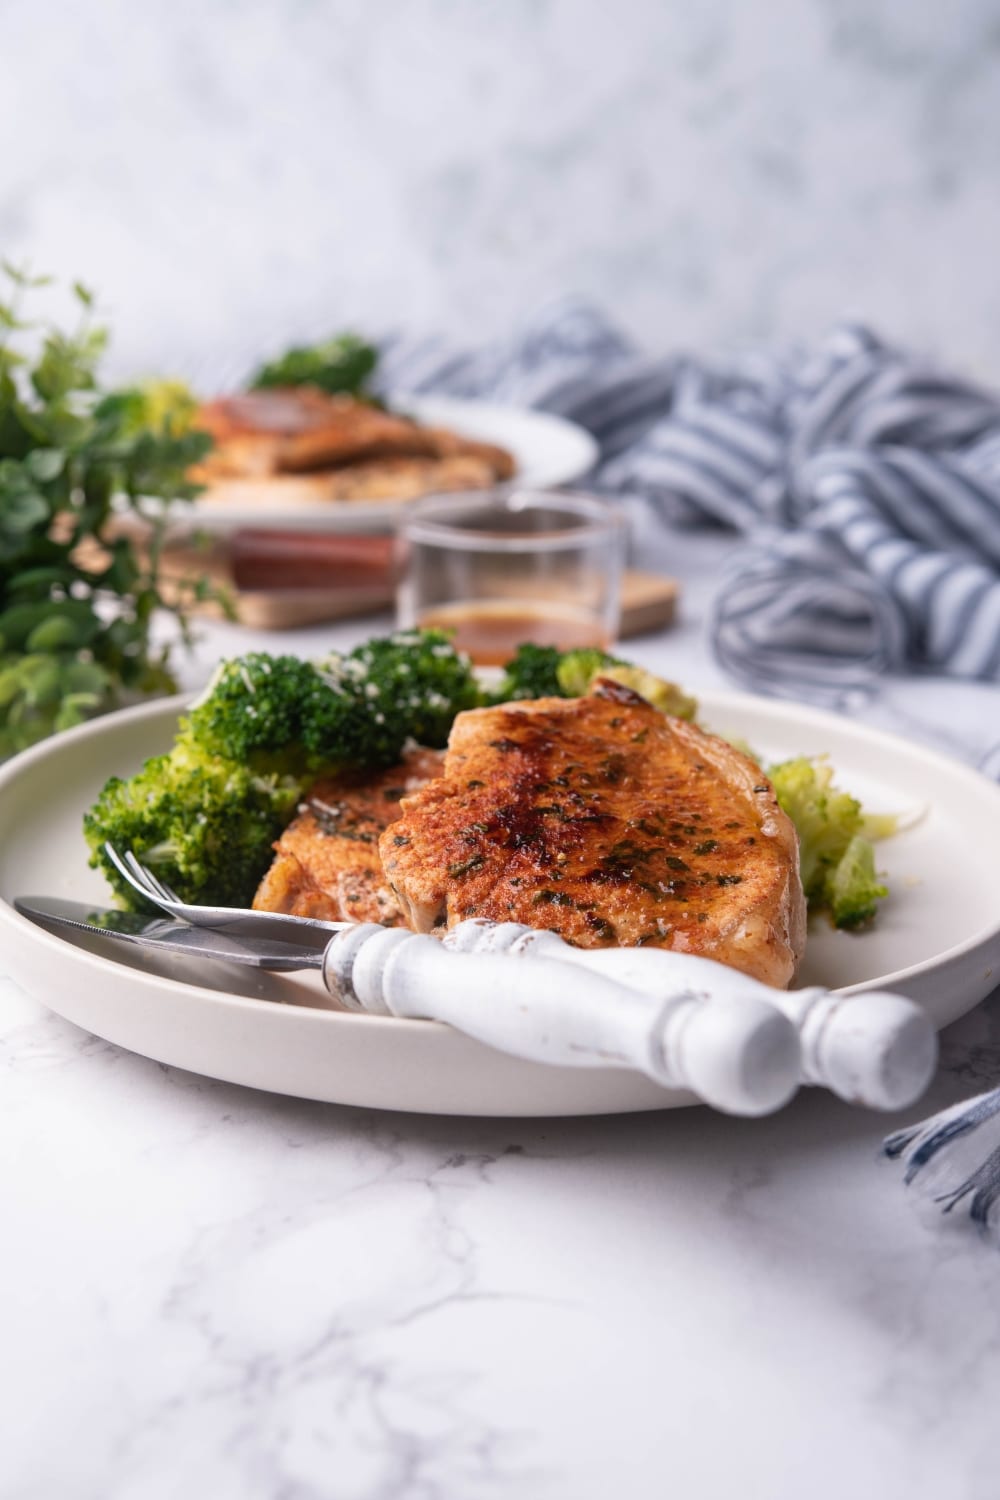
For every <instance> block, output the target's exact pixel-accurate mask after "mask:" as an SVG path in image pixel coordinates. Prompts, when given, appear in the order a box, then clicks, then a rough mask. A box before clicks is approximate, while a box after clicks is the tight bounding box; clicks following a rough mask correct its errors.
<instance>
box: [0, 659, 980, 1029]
mask: <svg viewBox="0 0 1000 1500" xmlns="http://www.w3.org/2000/svg"><path fill="white" fill-rule="evenodd" d="M695 691H697V690H695ZM194 696H195V695H194V694H192V693H176V694H172V695H170V696H168V697H164V698H155V699H153V700H151V701H150V702H148V703H139V704H133V705H131V706H129V707H126V708H121V709H117V710H114V711H112V712H111V713H108V714H103V715H100V716H99V717H97V718H95V719H90V720H88V721H87V722H86V723H84V724H79V725H76V726H75V727H74V728H72V729H67V730H63V731H61V732H60V733H58V734H55V735H51V736H49V738H47V739H45V740H43V741H41V742H40V743H39V744H37V745H33V746H31V747H30V748H28V749H27V750H22V751H21V752H19V754H17V755H15V756H12V757H11V759H10V760H8V761H7V762H6V763H5V764H4V765H0V800H2V799H3V798H4V797H5V795H6V793H7V790H8V787H9V786H10V784H11V783H12V782H14V781H16V780H17V779H18V777H19V776H20V775H21V774H22V773H23V772H24V771H26V770H29V769H30V768H32V767H33V766H35V765H37V764H39V763H41V762H43V761H45V760H46V759H47V758H48V757H49V756H54V755H56V754H59V753H62V752H64V751H65V749H66V747H67V746H69V745H72V744H76V743H80V742H82V741H84V740H87V739H93V738H98V737H100V736H101V735H102V734H105V733H108V732H110V731H109V726H111V730H113V728H114V727H115V726H117V725H118V724H120V723H122V722H123V721H127V722H129V723H131V722H137V721H141V720H142V719H146V718H150V719H152V718H157V717H160V716H163V717H167V716H168V715H171V716H175V715H177V714H179V713H181V712H183V710H184V709H185V708H186V707H187V706H188V705H189V704H190V703H191V701H192V699H193V697H194ZM698 696H699V702H700V703H702V702H706V700H707V706H708V711H709V712H710V713H711V712H715V711H718V710H717V708H716V705H718V708H721V710H722V711H723V712H725V708H726V705H728V704H731V705H733V707H734V708H735V709H736V710H739V709H740V708H743V709H744V710H746V709H751V710H753V711H756V712H761V711H763V712H764V713H765V715H766V716H771V717H774V716H778V717H783V714H782V711H785V713H788V712H794V713H795V715H796V717H797V718H798V719H799V720H800V721H801V722H803V723H806V724H810V725H812V726H814V727H816V728H820V729H822V728H823V727H824V726H826V725H832V726H835V727H836V728H837V729H840V730H842V729H843V728H844V727H845V726H846V727H847V728H848V729H849V730H850V731H851V732H852V733H853V734H855V735H857V736H859V737H860V738H861V739H863V740H867V741H869V742H872V743H874V744H876V745H881V746H883V747H884V748H886V749H887V750H890V751H892V750H896V751H898V750H899V749H900V748H902V749H904V750H905V751H906V752H907V754H908V755H910V756H911V757H913V758H915V759H917V760H926V761H927V762H928V763H929V764H930V766H931V768H932V769H933V768H934V767H937V768H939V769H940V770H943V771H944V772H946V773H947V774H948V775H950V776H957V778H958V779H959V780H960V781H962V782H964V783H966V784H967V785H968V787H969V788H970V789H971V790H973V791H975V792H976V793H978V794H980V795H982V794H984V793H985V794H986V795H987V796H988V797H990V798H993V799H995V800H996V803H997V810H998V812H1000V783H997V782H995V781H992V780H991V779H990V778H989V777H987V776H985V775H983V774H982V772H980V771H978V770H976V769H975V768H974V767H972V766H969V765H966V764H965V762H963V761H960V760H957V759H955V758H954V757H952V756H949V755H946V754H943V753H942V752H941V751H938V750H932V749H929V748H927V747H925V746H923V745H920V744H914V743H913V742H912V741H909V740H906V739H903V737H902V736H901V735H897V734H893V733H892V732H891V731H889V730H884V729H877V728H871V727H869V726H868V725H859V724H856V723H854V721H853V720H851V719H846V718H842V717H841V716H839V715H837V714H833V713H831V712H829V711H828V710H826V709H822V708H816V707H814V706H813V705H810V704H801V705H800V704H797V703H793V702H791V701H790V700H788V699H783V698H764V697H761V696H759V695H757V694H754V693H743V692H738V691H730V690H728V689H714V688H708V687H706V688H704V689H702V690H701V691H700V693H699V694H698ZM81 837H82V835H81ZM0 922H2V923H6V924H7V925H8V926H12V927H13V928H14V929H15V931H18V932H20V933H22V934H23V935H25V936H30V937H32V938H33V939H34V940H36V941H39V942H41V943H43V944H44V946H46V947H48V948H50V949H51V950H52V952H53V953H57V952H63V951H65V949H66V948H67V947H69V948H71V949H72V951H73V952H74V954H75V955H76V958H77V960H82V961H83V962H84V964H85V965H86V966H87V967H92V968H93V969H94V970H95V971H96V972H98V973H102V972H106V971H107V970H112V971H117V970H119V969H120V968H121V967H122V966H121V965H120V964H118V963H116V961H115V960H114V959H111V958H105V957H103V955H100V954H96V953H90V952H88V951H87V950H86V949H85V948H82V947H78V946H77V945H75V944H68V943H67V942H66V941H65V940H64V939H63V938H60V937H58V936H56V935H55V934H54V933H50V932H48V931H47V930H46V929H45V928H43V927H41V926H40V925H39V924H38V923H36V922H32V921H31V920H30V919H29V918H27V917H23V916H22V915H21V914H20V913H19V912H18V911H16V910H15V908H14V907H13V906H12V905H10V903H9V902H8V901H7V900H6V899H5V898H4V897H3V896H0ZM998 934H1000V912H998V914H997V916H996V918H995V919H994V921H993V922H992V924H987V925H986V926H985V927H983V928H981V929H978V930H977V931H976V932H975V933H973V934H972V935H971V936H970V937H968V938H966V939H963V940H962V941H961V942H960V943H956V944H953V945H952V946H951V947H950V948H946V949H944V950H942V951H941V952H940V953H938V954H935V955H934V956H933V957H931V958H926V959H921V960H920V961H919V962H917V963H915V964H911V965H907V966H906V967H905V968H902V969H896V970H893V971H892V972H891V973H888V974H882V975H879V976H878V978H877V979H876V980H873V981H868V980H862V981H860V982H858V983H855V984H852V985H843V986H838V987H837V988H836V989H834V990H833V991H831V993H833V994H844V995H846V994H851V993H858V992H864V991H865V990H869V989H872V988H874V987H875V986H876V985H877V986H878V987H879V988H885V989H891V988H894V987H896V986H898V985H900V984H903V983H906V982H908V981H911V980H914V979H918V978H920V977H921V976H925V975H926V974H928V973H930V972H932V971H933V970H935V969H937V968H939V967H941V966H943V965H945V964H953V963H955V962H957V961H960V960H961V959H963V958H964V957H966V956H967V955H969V954H971V953H973V952H975V950H976V949H978V948H980V947H982V946H983V945H984V944H986V943H988V942H989V941H990V940H991V939H995V938H996V937H997V935H998ZM143 977H144V981H146V982H152V984H153V986H154V988H156V989H157V990H159V989H163V990H164V991H165V992H167V993H169V992H170V991H172V990H173V988H174V987H175V985H176V984H177V981H176V980H174V979H170V978H167V977H166V976H164V975H157V974H153V973H148V972H144V975H143ZM184 988H185V989H186V990H188V991H195V992H196V993H197V995H199V996H200V997H201V998H203V999H205V1000H210V1001H212V1002H214V1003H216V1004H218V1003H221V1004H223V1005H225V1006H227V1007H235V1008H236V1009H238V1010H249V1011H251V1012H256V1011H258V1010H259V1009H260V1008H261V1007H263V1008H265V1009H267V1010H269V1011H273V1010H274V1009H275V1005H274V1001H273V1000H267V999H258V998H256V997H254V996H252V995H234V994H230V993H229V992H227V991H224V990H215V989H206V988H204V987H203V986H201V985H198V984H187V983H185V984H184ZM278 1009H280V1010H284V1011H287V1013H288V1014H289V1015H290V1016H294V1015H295V1014H296V1013H297V1012H308V1013H310V1014H311V1015H312V1016H314V1017H315V1016H323V1017H324V1018H325V1020H326V1022H327V1023H329V1024H333V1025H342V1024H344V1023H345V1022H348V1023H350V1024H351V1025H358V1024H362V1025H367V1026H371V1025H374V1024H377V1025H378V1026H379V1028H380V1030H381V1034H383V1035H384V1034H385V1032H386V1028H387V1026H388V1025H389V1024H390V1023H391V1025H392V1028H393V1029H394V1031H396V1032H400V1031H406V1032H408V1031H412V1030H413V1028H420V1029H421V1030H422V1031H423V1033H424V1035H426V1028H427V1026H428V1025H431V1026H434V1027H435V1028H437V1029H438V1030H442V1031H444V1030H448V1028H447V1027H445V1026H444V1023H443V1022H439V1021H432V1022H428V1021H424V1020H420V1021H416V1020H409V1019H405V1018H401V1017H398V1016H372V1015H366V1014H365V1013H364V1012H357V1011H348V1010H331V1009H330V1008H329V1007H327V1006H321V1005H310V1004H308V1002H302V1003H298V1002H297V1003H296V1004H295V1005H294V1006H291V1005H290V1006H287V1007H285V1006H280V1007H278Z"/></svg>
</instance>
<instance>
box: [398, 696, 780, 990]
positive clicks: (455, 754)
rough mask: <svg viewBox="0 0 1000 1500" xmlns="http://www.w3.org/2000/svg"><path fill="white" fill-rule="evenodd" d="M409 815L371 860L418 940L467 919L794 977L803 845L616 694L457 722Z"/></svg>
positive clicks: (758, 780)
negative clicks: (439, 766)
mask: <svg viewBox="0 0 1000 1500" xmlns="http://www.w3.org/2000/svg"><path fill="white" fill-rule="evenodd" d="M401 810H402V815H401V817H400V818H399V820H398V821H396V822H394V823H392V824H390V826H389V827H388V828H387V829H386V830H385V832H384V833H383V834H382V836H381V839H380V840H379V848H380V851H381V855H382V864H383V867H384V869H385V873H386V875H387V877H388V880H389V883H390V884H391V886H392V889H393V891H394V892H395V895H396V898H397V901H398V903H399V905H400V907H401V908H402V911H403V913H404V915H405V917H406V920H407V922H408V924H409V925H410V926H411V927H413V928H415V929H416V930H417V931H418V932H430V931H434V930H437V929H443V928H445V927H451V926H454V925H455V924H456V923H458V922H460V921H462V920H464V919H465V918H467V917H473V916H475V917H484V918H487V919H489V920H491V921H498V922H509V921H514V922H525V923H528V924H529V925H530V926H532V927H545V928H550V929H552V930H554V931H556V932H558V933H559V934H560V935H561V936H562V937H564V938H565V939H567V941H569V942H571V943H575V944H577V945H578V946H580V947H584V948H590V947H601V946H611V945H618V946H622V947H632V946H638V945H645V944H649V945H650V946H653V947H658V948H673V949H676V950H679V951H682V952H686V953H695V954H701V955H703V956H705V957H708V958H714V959H716V960H717V961H719V962H720V963H725V964H729V965H730V966H732V967H733V968H736V969H741V970H742V971H743V972H745V973H747V974H752V975H754V976H755V977H756V978H759V979H762V980H764V981H765V982H767V983H770V984H773V985H776V986H780V987H783V986H785V985H787V984H788V983H789V982H790V981H791V979H792V977H793V975H794V973H795V968H796V964H797V963H798V960H799V958H800V957H801V954H802V950H803V947H804V943H805V901H804V899H803V895H802V886H801V883H800V880H799V871H798V845H797V841H796V835H795V830H794V828H793V826H792V824H791V822H790V821H789V819H788V818H787V817H786V816H785V814H784V813H783V812H782V811H781V809H780V808H779V806H778V803H777V800H776V798H775V795H774V790H773V788H772V787H771V784H770V782H769V781H768V780H767V778H766V777H765V776H764V774H763V772H762V771H761V769H760V767H759V766H757V765H755V764H754V762H753V761H752V760H750V759H748V757H747V756H745V755H743V754H741V753H740V752H739V751H738V750H736V749H734V748H733V746H732V745H730V744H728V743H727V742H726V741H724V740H721V739H718V738H717V737H716V736H714V735H711V734H706V733H705V732H704V731H702V730H701V729H698V728H697V727H696V726H694V725H693V724H688V723H685V722H683V721H682V720H680V719H675V718H670V717H668V716H667V715H665V714H663V713H660V712H659V711H658V710H657V709H654V708H653V707H651V705H650V704H648V703H647V702H646V701H645V700H644V699H642V698H640V697H638V696H637V695H636V694H635V693H633V692H631V691H630V690H629V689H628V688H624V687H622V686H620V685H619V684H618V683H614V682H610V681H607V680H606V679H601V680H599V681H598V683H597V684H596V686H595V690H594V691H593V693H592V695H591V696H588V697H585V698H575V699H562V698H539V699H535V700H532V701H527V702H519V703H507V704H503V705H501V706H500V707H497V708H484V709H474V710H471V711H469V712H466V713H461V714H459V715H458V717H457V719H456V720H455V724H454V727H453V729H452V733H451V738H450V740H449V743H448V750H447V753H446V756H445V762H444V771H443V775H441V776H440V777H438V778H437V779H436V780H434V781H430V782H428V783H427V784H426V785H425V786H423V787H421V788H420V789H419V790H418V791H416V792H415V793H413V794H412V795H408V796H406V797H405V798H404V799H403V801H402V804H401Z"/></svg>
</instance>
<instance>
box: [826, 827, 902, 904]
mask: <svg viewBox="0 0 1000 1500" xmlns="http://www.w3.org/2000/svg"><path fill="white" fill-rule="evenodd" d="M888 894H889V891H888V887H887V886H884V885H882V883H881V882H880V880H879V878H878V876H877V875H876V873H875V850H874V849H873V848H872V845H871V843H870V842H869V840H868V839H866V838H864V837H863V836H862V835H861V834H860V833H856V834H855V835H854V837H853V838H852V839H851V842H850V843H849V844H848V846H847V848H846V849H845V850H844V852H843V854H842V855H841V856H840V859H839V860H838V861H837V864H836V865H835V866H834V868H833V869H832V870H831V871H830V872H829V874H828V875H827V878H826V881H825V884H824V895H825V898H826V902H827V905H828V906H829V908H830V915H831V916H832V918H833V925H834V927H861V926H863V925H864V924H865V923H866V922H870V921H871V919H872V917H874V915H875V903H876V901H879V900H880V899H881V898H882V897H883V896H887V895H888Z"/></svg>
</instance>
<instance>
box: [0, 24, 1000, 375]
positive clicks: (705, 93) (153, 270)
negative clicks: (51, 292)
mask: <svg viewBox="0 0 1000 1500" xmlns="http://www.w3.org/2000/svg"><path fill="white" fill-rule="evenodd" d="M0 17H2V44H0V51H2V58H0V78H2V87H0V132H2V137H3V139H4V141H5V142H6V143H7V150H6V152H5V162H4V167H3V170H2V172H0V246H2V248H3V252H4V254H5V255H6V256H7V257H9V258H11V259H14V260H17V261H27V262H29V263H30V264H31V266H32V267H33V268H34V269H36V270H38V271H43V270H44V271H49V272H52V273H55V274H56V275H58V276H59V277H80V278H82V279H83V280H84V281H86V282H87V283H89V284H90V285H92V286H93V287H95V288H96V289H97V291H98V292H99V293H100V296H101V303H102V307H103V309H104V311H105V313H106V314H107V316H108V317H109V319H110V321H111V323H112V327H113V330H114V346H113V354H112V359H111V361H110V368H109V373H110V374H112V375H116V376H120V375H132V374H138V373H143V372H148V371H153V370H157V371H161V370H173V371H176V372H177V373H180V374H185V375H187V376H188V377H189V378H191V379H193V380H195V381H199V382H201V381H207V382H208V383H212V382H213V380H214V379H215V378H216V372H217V371H228V370H230V369H232V370H234V371H235V372H236V373H239V372H241V371H242V369H243V368H244V367H248V366H249V365H251V364H252V363H253V361H254V358H255V357H256V356H257V355H258V354H260V353H262V352H268V353H269V352H272V351H273V350H274V349H277V348H280V347H282V346H283V345H284V344H285V343H287V342H289V341H290V340H292V339H296V338H308V339H311V338H316V337H319V336H321V335H323V334H325V333H328V332H330V331H334V330H337V329H340V328H342V327H344V326H345V325H346V326H353V327H355V328H357V329H359V330H360V331H362V332H364V333H366V334H378V333H380V332H382V331H384V330H388V329H393V328H406V329H408V330H413V331H425V330H434V331H435V332H443V333H446V334H448V335H454V336H457V337H458V338H460V339H461V340H462V341H463V342H465V343H476V342H478V341H479V340H481V339H484V338H488V337H491V336H494V335H497V334H499V333H502V332H504V331H506V330H508V329H510V328H511V326H512V325H514V324H516V322H517V321H518V320H519V319H520V318H521V317H523V316H526V315H528V314H529V313H531V312H533V311H535V310H536V309H537V308H538V307H539V306H540V305H541V304H543V303H545V302H546V301H547V300H549V299H551V298H553V297H556V296H560V295H563V294H565V293H570V292H571V293H578V294H583V295H584V296H586V297H588V298H591V299H593V300H595V301H597V302H599V303H601V304H602V305H604V306H605V307H606V308H608V309H609V310H610V311H611V312H613V313H614V314H615V315H616V316H617V317H618V318H619V319H620V320H621V321H622V323H623V324H624V325H625V327H626V328H627V329H628V330H629V331H630V332H631V333H632V334H633V335H634V336H635V338H636V339H637V340H638V341H639V342H641V343H642V344H643V345H645V346H646V347H648V348H650V349H655V350H666V349H674V348H688V349H693V348H697V349H725V348H730V347H732V346H734V345H744V344H746V343H748V342H755V341H760V340H772V339H774V338H785V337H790V338H795V339H807V338H809V337H811V336H812V335H815V334H818V333H821V332H822V331H823V330H824V329H825V328H826V327H827V326H828V325H829V324H830V323H831V321H833V320H834V319H836V318H837V317H839V316H840V315H842V314H844V313H849V314H853V315H859V316H861V317H863V318H867V319H869V320H871V321H872V322H873V323H874V324H875V325H876V326H877V327H878V328H879V329H880V331H882V332H883V333H884V334H886V335H888V336H889V337H890V338H894V339H899V340H901V341H905V342H906V343H910V344H913V345H915V346H917V347H919V348H922V349H925V350H932V351H934V352H936V353H938V354H941V355H944V356H945V357H946V359H947V360H948V362H949V363H951V364H954V365H957V366H959V367H961V368H963V369H964V370H966V371H968V372H969V373H973V374H978V375H979V376H980V377H986V378H990V377H992V378H1000V356H998V354H997V344H998V340H1000V279H998V278H997V276H996V272H995V267H996V248H995V247H996V244H997V242H998V241H1000V196H998V194H997V192H996V171H997V159H998V154H997V153H998V147H1000V9H998V7H997V5H996V4H995V3H994V0H952V3H951V4H950V5H949V6H948V7H943V6H941V5H940V4H938V3H935V0H768V3H767V4H766V5H762V4H756V5H747V4H740V3H739V0H699V4H697V5H690V4H682V3H680V0H616V3H614V4H608V3H606V0H503V3H487V0H477V3H469V0H411V3H407V4H388V5H386V4H381V5H373V4H366V3H364V0H284V3H277V0H269V3H266V0H228V3H223V0H216V3H215V4H212V5H210V6H206V5H205V4H204V3H203V0H171V3H169V4H166V3H145V4H142V5H138V6H137V5H135V4H134V3H130V0H101V3H96V4H91V5H78V4H72V3H70V0H57V3H50V4H39V3H37V0H8V3H5V4H0Z"/></svg>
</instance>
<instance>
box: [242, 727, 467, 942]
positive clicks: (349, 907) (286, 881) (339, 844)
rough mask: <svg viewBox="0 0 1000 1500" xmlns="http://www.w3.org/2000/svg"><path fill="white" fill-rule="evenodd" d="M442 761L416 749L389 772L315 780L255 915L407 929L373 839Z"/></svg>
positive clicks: (282, 842) (278, 847) (280, 844)
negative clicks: (277, 914) (265, 913)
mask: <svg viewBox="0 0 1000 1500" xmlns="http://www.w3.org/2000/svg"><path fill="white" fill-rule="evenodd" d="M442 759H443V756H442V754H441V752H440V751H439V750H413V751H411V753H410V754H409V755H406V756H405V757H404V758H403V760H402V762H401V763H400V764H399V765H398V766H392V767H390V769H389V770H388V771H379V772H376V773H375V774H371V773H368V774H364V773H359V774H352V775H341V776H333V777H327V778H325V779H324V780H322V781H318V782H317V783H316V785H315V786H313V787H312V788H311V789H310V791H309V793H308V795H307V797H306V798H305V800H304V802H303V803H302V805H301V806H300V808H299V812H298V816H297V817H296V818H295V820H294V822H292V823H290V824H289V826H288V827H287V828H286V829H285V831H284V833H283V834H282V835H281V838H280V839H278V841H277V843H276V844H275V846H274V848H275V859H274V863H273V864H272V865H271V868H270V869H269V870H268V872H267V874H266V875H265V876H264V879H263V880H262V881H261V884H260V888H259V889H258V891H257V894H256V896H255V897H254V902H253V904H254V909H255V910H256V911H280V912H286V913H287V914H288V915H290V916H293V917H314V918H319V919H320V920H321V921H324V922H381V923H382V924H383V925H384V926H386V927H404V926H405V925H406V923H405V920H404V918H403V914H402V912H401V910H400V907H399V904H398V903H397V901H396V899H395V897H394V896H393V893H392V891H391V890H390V889H389V887H388V885H387V884H386V880H385V877H384V875H383V874H382V866H381V864H380V862H379V856H378V839H379V835H380V834H381V833H382V831H383V830H384V829H385V827H386V826H387V824H389V823H391V822H392V821H393V819H394V818H396V817H398V816H399V800H400V798H401V797H402V796H404V795H405V794H406V793H409V792H414V791H416V789H417V788H418V787H420V786H422V785H423V784H424V782H426V781H428V780H429V779H430V778H431V777H432V776H437V775H438V773H439V772H440V770H441V762H442Z"/></svg>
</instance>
